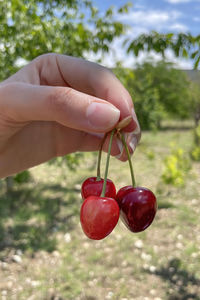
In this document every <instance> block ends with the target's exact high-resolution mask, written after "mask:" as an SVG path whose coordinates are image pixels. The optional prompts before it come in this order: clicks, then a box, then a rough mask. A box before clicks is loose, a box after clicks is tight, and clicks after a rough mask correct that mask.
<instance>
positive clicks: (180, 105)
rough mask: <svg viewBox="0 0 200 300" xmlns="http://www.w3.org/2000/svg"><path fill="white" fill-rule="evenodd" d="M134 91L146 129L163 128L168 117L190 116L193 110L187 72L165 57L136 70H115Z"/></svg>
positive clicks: (136, 104) (132, 91)
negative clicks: (167, 61)
mask: <svg viewBox="0 0 200 300" xmlns="http://www.w3.org/2000/svg"><path fill="white" fill-rule="evenodd" d="M115 73H116V75H117V76H118V77H119V78H120V80H122V82H123V83H124V85H125V86H126V87H127V89H128V90H129V91H130V93H131V95H132V98H133V101H134V105H135V109H136V112H137V115H138V119H139V121H140V124H141V127H142V129H151V128H159V127H160V124H161V121H162V120H163V119H164V118H176V119H177V118H179V119H184V118H189V117H191V114H192V112H193V108H192V103H193V102H194V100H192V96H191V95H192V93H191V89H190V81H189V79H188V77H187V75H186V74H185V73H184V72H183V71H181V70H177V69H175V68H174V66H173V65H172V64H170V63H166V62H165V61H161V62H158V63H157V64H155V63H154V64H153V62H151V61H147V62H145V63H143V64H142V65H138V66H137V67H136V69H135V70H130V69H124V70H123V69H121V68H120V67H118V68H116V70H115Z"/></svg>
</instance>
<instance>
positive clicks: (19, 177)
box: [13, 170, 31, 184]
mask: <svg viewBox="0 0 200 300" xmlns="http://www.w3.org/2000/svg"><path fill="white" fill-rule="evenodd" d="M13 180H14V182H15V183H17V184H20V183H24V182H29V181H30V180H31V173H30V172H29V171H28V170H25V171H23V172H20V173H18V174H16V175H15V176H14V177H13Z"/></svg>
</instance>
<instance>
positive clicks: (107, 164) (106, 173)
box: [101, 128, 116, 197]
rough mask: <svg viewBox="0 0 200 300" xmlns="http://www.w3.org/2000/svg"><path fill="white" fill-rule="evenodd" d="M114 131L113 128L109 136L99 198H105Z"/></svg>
mask: <svg viewBox="0 0 200 300" xmlns="http://www.w3.org/2000/svg"><path fill="white" fill-rule="evenodd" d="M115 131H116V129H115V128H114V129H113V130H112V131H111V134H110V141H109V146H108V154H107V160H106V168H105V175H104V182H103V188H102V192H101V197H105V192H106V183H107V177H108V168H109V161H110V152H111V147H112V140H113V136H114V134H115Z"/></svg>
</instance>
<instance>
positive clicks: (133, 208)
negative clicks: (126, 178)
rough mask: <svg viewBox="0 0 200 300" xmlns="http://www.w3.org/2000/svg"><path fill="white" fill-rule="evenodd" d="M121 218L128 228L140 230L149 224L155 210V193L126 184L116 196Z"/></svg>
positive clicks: (135, 230) (134, 230)
mask: <svg viewBox="0 0 200 300" xmlns="http://www.w3.org/2000/svg"><path fill="white" fill-rule="evenodd" d="M116 200H117V202H118V204H119V207H120V209H121V219H122V221H123V222H124V224H125V225H126V226H127V227H128V229H129V230H131V231H133V232H140V231H143V230H145V229H146V228H147V227H149V225H151V223H152V221H153V219H154V217H155V215H156V211H157V203H156V197H155V195H154V194H153V193H152V192H151V191H150V190H149V189H147V188H144V187H133V186H126V187H123V188H121V189H120V190H119V191H118V193H117V196H116Z"/></svg>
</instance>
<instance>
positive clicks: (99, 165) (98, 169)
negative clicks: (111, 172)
mask: <svg viewBox="0 0 200 300" xmlns="http://www.w3.org/2000/svg"><path fill="white" fill-rule="evenodd" d="M107 135H108V133H106V134H105V135H104V137H103V140H102V142H101V145H100V149H99V154H98V162H97V178H96V181H100V180H101V156H102V149H103V145H104V143H105V140H106V138H107Z"/></svg>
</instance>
